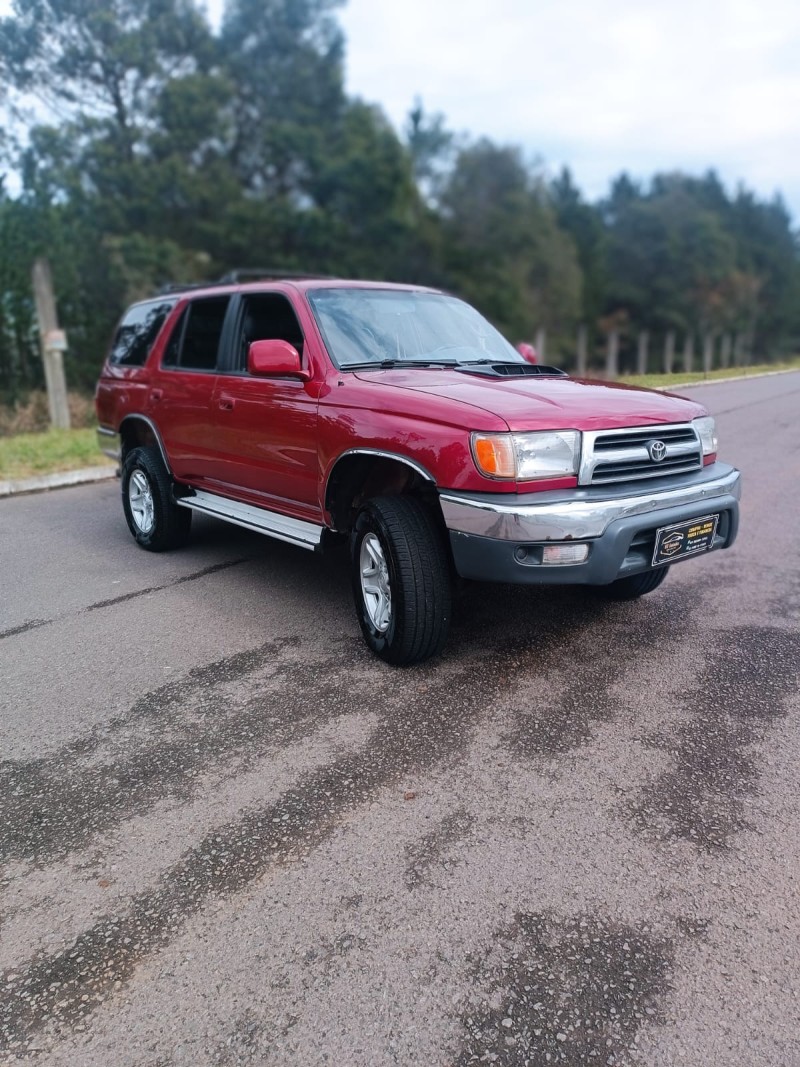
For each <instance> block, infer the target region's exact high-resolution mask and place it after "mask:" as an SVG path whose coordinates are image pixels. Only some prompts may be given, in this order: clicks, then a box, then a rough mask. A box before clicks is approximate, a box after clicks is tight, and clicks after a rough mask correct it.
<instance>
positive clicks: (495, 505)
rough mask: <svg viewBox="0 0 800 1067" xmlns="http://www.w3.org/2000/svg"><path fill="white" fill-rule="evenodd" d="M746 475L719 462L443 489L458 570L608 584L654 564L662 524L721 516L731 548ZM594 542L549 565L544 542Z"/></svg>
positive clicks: (721, 533) (722, 537)
mask: <svg viewBox="0 0 800 1067" xmlns="http://www.w3.org/2000/svg"><path fill="white" fill-rule="evenodd" d="M740 495H741V486H740V475H739V472H738V471H737V470H735V469H734V468H733V467H730V466H728V465H727V464H722V463H715V464H713V465H711V466H709V467H706V468H705V469H704V470H702V471H698V472H697V474H696V475H692V476H690V477H689V478H686V479H684V480H683V481H682V482H681V484H680V485H677V486H676V485H675V484H674V482H672V483H670V482H669V481H668V480H667V479H664V480H658V481H657V482H650V483H648V486H647V490H646V491H645V492H643V491H642V490H641V489H639V490H638V491H637V492H636V493H632V492H631V490H630V486H626V485H618V486H615V487H608V486H603V487H602V488H600V487H598V488H595V489H592V488H589V489H577V490H560V491H558V492H552V493H536V494H527V495H525V496H514V497H508V496H503V497H501V498H498V497H497V496H495V497H492V496H490V495H488V494H487V495H481V496H477V495H475V494H466V493H449V492H445V493H442V494H441V498H440V499H441V505H442V512H443V514H444V520H445V524H446V525H447V527H448V529H449V531H450V544H451V547H452V550H453V558H454V561H455V565H456V570H457V571H458V572H459V574H461V575H462V576H463V577H465V578H475V579H479V580H482V581H499V582H515V583H524V584H586V585H605V584H607V583H608V582H612V581H614V580H615V579H616V578H619V577H624V576H626V575H628V574H634V573H637V572H640V571H644V570H648V569H650V567H651V566H652V558H653V546H654V544H655V537H656V531H657V530H658V529H659V528H661V527H662V526H670V525H672V524H673V523H678V522H683V521H685V520H688V519H694V518H699V517H701V516H703V515H709V514H715V515H719V516H720V521H719V525H718V529H717V534H716V537H715V538H714V542H713V545H712V549H718V548H728V547H729V546H730V545H731V544H733V541H734V539H735V537H736V532H737V530H738V525H739V497H740ZM554 541H561V542H575V541H583V542H586V543H587V544H588V549H589V552H588V558H587V560H586V562H585V563H580V564H573V565H558V566H549V565H546V564H544V563H543V562H542V546H544V545H546V544H548V543H552V542H554Z"/></svg>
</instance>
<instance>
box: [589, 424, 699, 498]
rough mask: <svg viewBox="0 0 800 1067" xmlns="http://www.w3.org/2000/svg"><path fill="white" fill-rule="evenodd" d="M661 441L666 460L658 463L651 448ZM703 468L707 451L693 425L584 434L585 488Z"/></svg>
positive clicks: (642, 427) (647, 427)
mask: <svg viewBox="0 0 800 1067" xmlns="http://www.w3.org/2000/svg"><path fill="white" fill-rule="evenodd" d="M655 441H660V442H661V443H662V444H663V445H664V452H665V455H664V458H663V459H662V460H661V461H660V462H657V461H656V460H655V459H653V457H652V455H651V453H650V445H651V444H652V443H653V442H655ZM702 466H703V449H702V446H701V444H700V440H699V438H698V436H697V434H696V433H695V431H694V427H693V426H692V425H691V424H685V425H678V426H676V425H672V426H640V427H637V428H636V429H631V430H601V431H599V432H595V433H587V434H584V441H583V459H582V462H581V477H580V481H581V485H606V484H609V483H613V482H632V481H636V480H638V479H640V478H664V477H667V476H668V475H670V474H686V473H688V472H690V471H696V470H700V469H701V467H702Z"/></svg>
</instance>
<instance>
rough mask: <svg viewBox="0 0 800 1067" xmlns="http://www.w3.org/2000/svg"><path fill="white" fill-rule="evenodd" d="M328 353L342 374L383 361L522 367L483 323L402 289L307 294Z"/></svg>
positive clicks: (461, 308)
mask: <svg viewBox="0 0 800 1067" xmlns="http://www.w3.org/2000/svg"><path fill="white" fill-rule="evenodd" d="M309 301H310V303H311V307H312V309H313V311H314V315H315V316H316V319H317V322H318V323H319V326H320V330H321V332H322V335H323V337H324V338H325V343H326V345H327V347H328V351H329V352H330V354H331V356H332V357H333V359H334V361H335V362H336V364H337V365H338V366H339V367H341V368H347V367H357V366H359V367H363V366H365V365H366V366H370V365H372V364H381V363H386V362H387V361H389V362H392V363H396V364H400V365H402V364H403V363H422V364H424V363H426V362H431V361H432V362H435V363H437V364H438V363H446V364H452V365H454V366H457V365H459V364H461V363H476V362H480V361H491V362H503V363H524V362H525V360H524V359H523V357H522V356H521V355H520V354H519V352H517V350H516V349H515V348H514V347H513V346H512V345H510V344H509V343H508V341H506V340H505V338H504V337H503V336H502V335H501V334H499V333H498V332H497V330H496V329H495V328H494V326H492V325H491V324H490V323H488V322H487V321H486V319H485V318H484V317H483V316H482V315H481V314H480V313H479V312H477V311H476V310H475V308H473V307H470V305H469V304H465V303H464V301H463V300H458V299H457V298H456V297H454V296H447V295H446V294H444V293H420V292H411V291H404V290H402V289H316V290H313V291H312V292H310V293H309Z"/></svg>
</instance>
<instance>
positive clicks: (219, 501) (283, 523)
mask: <svg viewBox="0 0 800 1067" xmlns="http://www.w3.org/2000/svg"><path fill="white" fill-rule="evenodd" d="M175 503H176V504H180V506H181V507H183V508H192V509H193V510H194V511H201V512H203V514H204V515H213V516H214V517H215V518H217V519H225V521H226V522H232V523H234V524H235V525H236V526H243V527H244V528H245V529H246V530H255V531H256V533H263V534H268V535H269V536H270V537H276V538H277V539H278V540H279V541H288V542H289V544H290V545H299V546H300V547H301V548H309V549H311V550H312V551H313V550H314V549H315V548H317V547H318V546H319V543H320V541H321V540H322V533H323V530H324V529H325V527H324V526H317V524H316V523H313V522H303V520H302V519H291V518H289V517H288V516H287V515H278V514H277V512H275V511H267V510H265V509H264V508H255V507H253V506H252V505H251V504H240V503H239V502H238V501H237V500H228V498H227V497H224V496H217V495H216V493H204V492H203V491H202V490H200V491H198V492H195V493H194V494H193V495H192V496H179V497H176V498H175Z"/></svg>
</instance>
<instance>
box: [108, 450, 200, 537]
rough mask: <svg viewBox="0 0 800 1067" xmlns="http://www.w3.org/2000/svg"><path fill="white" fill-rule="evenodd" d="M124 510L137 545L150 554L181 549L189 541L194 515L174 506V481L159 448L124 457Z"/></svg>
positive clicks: (131, 453) (135, 451)
mask: <svg viewBox="0 0 800 1067" xmlns="http://www.w3.org/2000/svg"><path fill="white" fill-rule="evenodd" d="M148 494H149V503H148ZM122 509H123V511H124V512H125V519H126V521H127V523H128V529H129V530H130V531H131V533H132V534H133V536H134V538H135V540H136V543H137V544H139V545H141V547H142V548H146V549H147V550H148V552H166V551H168V550H169V549H170V548H180V546H181V545H185V544H186V542H187V541H188V539H189V532H190V530H191V526H192V513H191V511H190V510H189V509H188V508H181V507H178V505H177V504H176V503H175V500H174V498H173V495H172V479H171V478H170V476H169V472H168V471H167V468H166V467H165V465H164V461H163V459H162V458H161V453H160V452H159V451H158V449H157V448H133V449H131V451H130V452H129V453H128V454H127V455H126V456H125V459H124V461H123V464H122Z"/></svg>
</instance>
